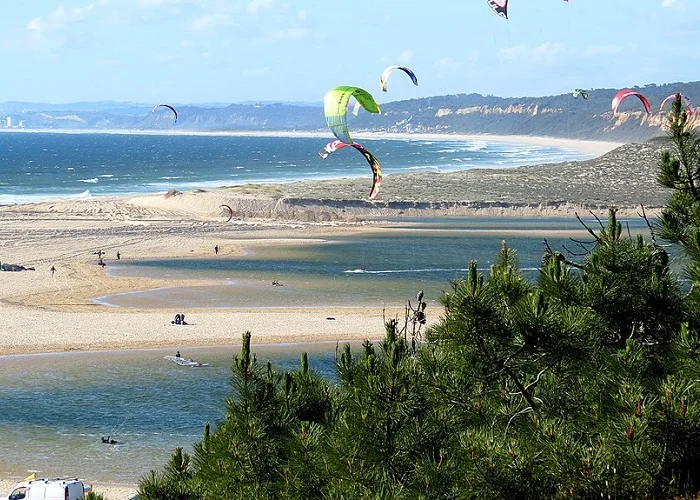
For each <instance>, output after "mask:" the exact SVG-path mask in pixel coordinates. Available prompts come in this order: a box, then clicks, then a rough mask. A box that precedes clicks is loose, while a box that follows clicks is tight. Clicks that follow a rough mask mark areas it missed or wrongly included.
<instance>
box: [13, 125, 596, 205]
mask: <svg viewBox="0 0 700 500" xmlns="http://www.w3.org/2000/svg"><path fill="white" fill-rule="evenodd" d="M331 138H332V136H330V135H329V137H327V138H309V137H253V136H203V135H167V134H165V135H157V134H153V135H151V134H148V135H140V134H126V133H114V134H106V133H103V134H95V133H84V134H72V133H16V132H12V133H0V165H2V175H0V203H21V202H30V201H40V200H46V199H54V198H87V197H92V196H106V195H120V194H134V193H153V192H163V191H167V190H169V189H177V190H180V191H185V190H190V189H195V188H213V187H218V186H232V185H240V184H245V183H263V182H289V181H296V180H304V179H331V178H339V177H367V176H370V172H369V168H368V166H367V162H366V161H365V159H364V158H363V156H362V155H360V154H357V152H356V151H354V150H347V151H344V150H341V151H338V152H337V153H334V154H333V155H331V156H330V157H329V158H327V159H325V160H324V159H322V158H321V157H320V156H319V155H318V151H319V150H320V149H321V148H322V147H323V146H325V145H326V143H327V142H328V141H329V140H330V139H331ZM362 144H363V145H364V146H365V147H367V148H368V149H370V150H371V151H373V153H374V154H375V155H376V156H377V158H378V159H379V161H380V162H381V164H382V168H383V172H384V173H385V174H394V173H401V172H420V171H431V172H447V171H454V170H465V169H469V168H483V167H494V168H499V167H515V166H519V165H527V164H529V165H532V164H539V163H553V162H559V161H567V160H580V159H586V158H590V157H591V155H589V154H586V153H582V152H580V151H576V150H573V149H566V148H556V147H549V146H540V145H527V144H510V143H499V142H486V141H483V140H478V141H462V140H447V141H428V140H421V139H401V140H398V139H397V140H390V139H367V140H363V141H362Z"/></svg>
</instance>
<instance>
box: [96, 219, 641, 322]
mask: <svg viewBox="0 0 700 500" xmlns="http://www.w3.org/2000/svg"><path fill="white" fill-rule="evenodd" d="M584 220H586V219H585V218H584ZM387 222H389V221H387ZM391 222H392V223H393V224H392V225H391V226H386V227H382V226H381V224H379V226H378V227H376V228H374V229H373V230H371V231H367V232H363V233H361V234H354V235H352V236H329V237H328V238H327V239H325V240H324V241H322V242H318V243H316V242H314V243H304V244H301V243H295V242H294V240H291V241H290V242H289V243H288V244H286V245H274V246H266V247H254V248H252V249H250V250H249V251H247V252H246V254H245V255H243V256H241V257H236V258H227V257H215V256H214V255H213V254H212V255H211V257H209V258H198V259H194V258H182V259H163V260H149V259H139V258H128V259H123V260H121V261H119V262H115V263H113V264H111V265H110V266H109V267H108V269H107V272H108V273H109V274H110V275H112V276H135V277H145V278H154V279H163V278H166V279H174V280H209V281H211V282H212V284H210V285H208V286H202V285H201V284H199V283H198V284H197V286H191V287H188V286H180V287H164V288H157V289H154V290H144V291H138V292H129V293H121V294H115V295H109V296H103V297H96V298H95V299H94V301H95V302H97V303H100V304H106V305H111V306H118V307H133V308H142V307H144V306H145V305H147V306H148V307H149V308H165V309H173V308H175V309H182V310H189V311H191V310H193V309H200V308H241V307H305V308H308V307H320V306H340V307H342V306H369V307H379V308H381V307H384V306H397V305H398V306H402V305H403V304H405V303H406V302H407V301H408V300H409V299H412V298H413V297H415V296H416V293H417V292H418V291H419V290H422V291H423V292H424V294H425V300H426V301H427V302H428V303H429V304H437V303H438V302H439V299H440V296H441V294H442V292H443V291H449V289H450V281H452V280H455V279H459V278H461V277H463V276H464V275H465V274H466V270H467V266H468V265H469V263H470V262H471V261H472V260H474V261H476V262H477V267H478V269H479V270H480V271H481V272H483V273H485V274H487V273H488V271H489V268H490V266H491V265H492V264H493V263H494V262H495V261H496V259H497V258H498V254H499V252H500V249H501V245H502V243H503V241H505V242H506V244H507V245H508V246H509V248H511V249H512V250H514V251H515V252H516V254H517V256H518V261H519V264H520V269H521V270H522V272H523V274H524V275H525V277H526V278H528V279H530V280H533V281H534V280H536V278H537V274H538V272H539V267H540V262H541V260H542V256H543V255H544V253H545V250H546V246H545V243H544V240H545V239H547V242H548V244H549V245H550V246H551V247H552V248H553V249H555V250H558V251H560V252H563V253H564V252H566V248H572V247H575V246H576V245H575V244H574V243H572V242H571V240H570V238H571V237H575V238H577V239H578V240H583V241H592V238H591V237H590V235H588V234H587V232H586V230H585V228H584V227H583V226H582V225H581V224H580V223H579V222H578V221H577V220H576V219H575V218H573V217H571V218H525V217H522V218H497V219H495V218H469V217H463V218H444V219H421V220H410V219H403V220H401V221H400V222H399V221H391ZM586 222H587V223H588V224H590V225H591V227H596V225H597V222H596V221H595V220H587V221H586ZM623 222H624V223H625V225H626V226H627V227H629V228H630V231H632V232H634V233H637V232H640V231H642V232H643V231H644V230H645V229H646V225H645V222H644V221H643V220H642V219H640V218H630V219H625V220H623ZM221 244H222V245H225V242H222V243H221ZM273 281H279V282H280V283H282V284H283V285H284V286H281V287H278V286H272V282H273Z"/></svg>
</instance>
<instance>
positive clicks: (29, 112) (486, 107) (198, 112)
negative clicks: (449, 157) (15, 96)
mask: <svg viewBox="0 0 700 500" xmlns="http://www.w3.org/2000/svg"><path fill="white" fill-rule="evenodd" d="M633 88H634V89H636V90H639V91H640V92H641V93H643V94H644V95H645V96H646V97H647V98H648V99H649V101H650V102H651V104H652V108H653V113H652V114H651V115H649V116H647V114H646V113H645V112H644V111H643V109H642V106H641V103H639V101H638V100H636V98H634V97H632V98H629V99H628V100H626V101H625V102H624V103H623V104H622V105H621V106H620V110H619V111H620V112H619V114H618V115H617V116H615V117H613V115H612V111H611V110H610V102H611V100H612V98H613V96H614V95H615V93H616V92H617V89H592V90H589V95H590V98H589V99H587V100H586V99H583V98H581V97H579V98H578V99H574V98H573V97H572V96H571V94H562V95H556V96H545V97H497V96H491V95H486V96H484V95H481V94H457V95H446V96H435V97H427V98H420V99H410V100H406V101H395V102H386V103H381V107H382V114H381V115H373V114H369V113H365V112H364V111H363V110H361V111H360V113H359V115H358V116H356V117H355V116H352V115H350V116H349V120H350V123H351V129H352V130H354V131H386V132H409V133H410V132H413V133H416V132H426V133H429V132H439V133H462V134H477V133H485V134H500V135H513V134H517V135H537V136H553V137H566V138H575V139H597V140H611V141H624V142H627V141H643V140H646V139H649V138H652V137H655V136H657V135H662V134H664V132H663V131H662V130H661V128H660V125H661V124H662V123H663V115H662V114H660V113H659V112H658V108H659V105H660V103H661V101H662V100H663V99H664V98H666V97H667V96H668V95H670V94H673V93H676V92H682V93H683V94H684V95H687V96H689V97H690V98H691V100H693V99H694V96H699V95H700V82H688V83H669V84H664V85H654V84H651V85H646V86H644V87H633ZM388 95H390V94H383V93H381V92H379V91H377V92H376V93H375V97H376V98H377V99H381V98H386V97H387V96H388ZM151 107H152V105H146V104H139V103H126V102H112V101H105V102H95V103H91V102H80V103H72V104H37V103H24V102H6V103H0V129H1V128H2V127H7V126H8V120H7V118H8V117H10V120H9V125H10V127H13V128H14V127H22V128H25V129H57V130H70V129H88V130H96V131H97V130H106V129H119V130H122V129H123V130H170V129H174V130H192V131H262V130H269V131H272V130H280V131H324V130H326V124H325V119H324V117H323V109H322V104H321V103H318V104H314V103H267V102H260V103H252V102H251V103H242V104H231V105H224V104H221V103H212V104H211V105H177V109H178V113H179V116H180V118H179V120H178V122H177V123H175V124H173V122H172V118H171V116H170V115H169V114H168V113H151Z"/></svg>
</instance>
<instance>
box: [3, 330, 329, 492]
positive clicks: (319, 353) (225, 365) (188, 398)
mask: <svg viewBox="0 0 700 500" xmlns="http://www.w3.org/2000/svg"><path fill="white" fill-rule="evenodd" d="M236 340H238V342H239V343H240V339H236ZM233 342H235V341H232V345H230V346H222V347H218V348H215V347H206V348H188V349H182V356H184V357H191V358H193V359H196V360H198V361H201V362H204V363H209V366H204V367H200V368H188V367H181V366H178V365H176V364H175V363H172V362H170V361H168V360H165V359H164V358H163V356H165V355H174V354H175V352H174V350H167V351H166V350H163V349H146V350H129V351H110V352H80V353H52V354H39V355H37V354H33V355H14V356H0V406H1V410H0V450H1V451H2V452H1V453H0V471H3V473H5V474H12V475H14V476H24V475H27V473H28V471H33V470H37V471H39V474H40V475H42V476H49V477H58V476H63V477H65V476H78V477H79V478H81V479H86V480H89V481H102V482H118V483H130V484H133V483H135V482H136V481H138V479H139V478H140V477H142V476H143V475H145V474H146V473H148V471H149V470H151V469H158V470H161V469H162V468H163V466H164V465H165V464H166V462H167V460H168V458H169V457H170V454H171V453H172V451H173V450H174V449H175V448H176V447H178V446H179V447H183V448H184V449H185V450H186V451H191V450H192V445H193V444H194V443H195V442H196V441H197V440H199V439H201V437H202V431H203V428H204V424H205V422H210V423H211V425H212V428H214V427H215V425H216V423H217V422H218V421H220V420H221V419H222V417H223V416H224V412H225V409H226V401H227V399H228V398H230V397H231V395H232V393H231V387H230V385H229V380H230V378H231V374H232V371H231V366H232V359H233V356H234V355H235V354H240V345H233ZM335 348H336V344H335V343H314V344H296V345H294V344H289V345H276V346H268V345H259V346H253V348H252V351H253V353H255V354H256V355H257V358H258V361H259V362H261V363H262V365H263V367H264V365H265V363H266V362H267V361H270V362H271V363H272V364H273V366H274V367H275V369H276V370H278V371H283V370H292V369H295V368H297V367H298V366H299V362H300V356H301V353H302V352H308V353H309V362H310V366H311V368H312V369H313V370H316V371H317V372H318V373H320V374H321V375H322V376H324V377H325V378H327V379H328V380H329V381H330V382H331V383H333V381H334V380H335ZM102 437H105V438H107V437H110V438H111V439H112V440H114V441H116V444H113V445H110V444H104V443H102Z"/></svg>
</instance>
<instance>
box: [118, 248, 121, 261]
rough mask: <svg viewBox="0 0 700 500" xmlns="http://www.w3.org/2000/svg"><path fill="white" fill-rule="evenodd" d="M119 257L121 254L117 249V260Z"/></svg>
mask: <svg viewBox="0 0 700 500" xmlns="http://www.w3.org/2000/svg"><path fill="white" fill-rule="evenodd" d="M119 259H121V254H120V253H119V250H117V260H119Z"/></svg>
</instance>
